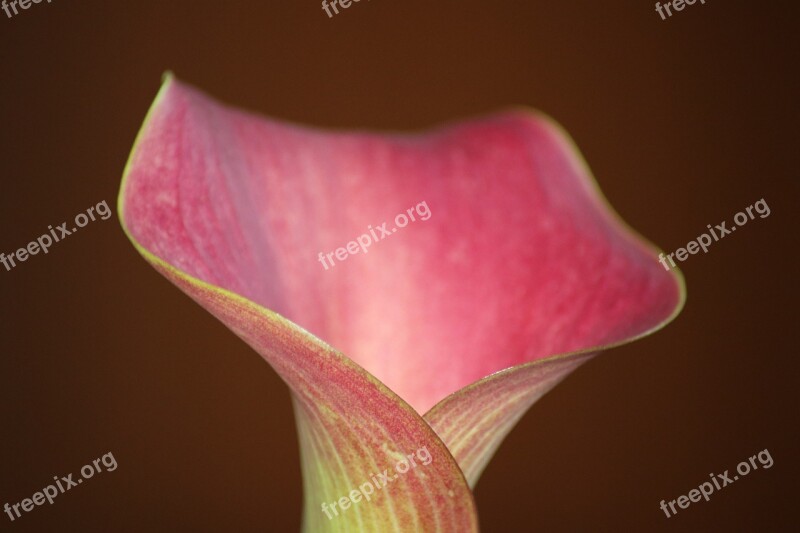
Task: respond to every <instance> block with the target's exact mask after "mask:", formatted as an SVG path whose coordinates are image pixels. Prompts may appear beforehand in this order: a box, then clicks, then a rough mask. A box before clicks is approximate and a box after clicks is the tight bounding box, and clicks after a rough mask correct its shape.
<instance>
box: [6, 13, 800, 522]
mask: <svg viewBox="0 0 800 533" xmlns="http://www.w3.org/2000/svg"><path fill="white" fill-rule="evenodd" d="M279 4H280V5H279ZM289 4H291V5H289ZM794 5H795V4H794V3H792V2H789V1H784V2H755V1H753V0H747V1H730V0H725V1H724V2H722V1H720V0H707V3H706V5H705V6H702V5H700V4H699V3H697V4H695V5H694V6H692V7H687V8H686V9H684V10H683V11H682V12H680V13H677V14H676V15H675V16H674V17H673V18H671V19H670V20H668V21H661V20H660V18H659V17H658V15H657V14H656V13H655V11H654V8H653V2H650V1H645V0H641V1H636V2H634V1H628V2H601V1H596V0H581V1H562V2H536V1H533V2H528V1H525V2H523V1H514V2H512V1H503V0H492V1H491V2H490V1H488V0H483V1H473V0H457V1H456V0H449V1H438V2H430V1H422V0H402V1H401V0H373V1H371V2H367V1H362V2H361V3H360V4H354V5H353V6H352V7H351V8H349V9H348V10H346V11H344V12H343V13H342V14H340V15H338V16H336V17H335V18H333V19H328V18H327V16H325V14H324V13H323V12H322V11H321V9H320V3H319V2H317V1H316V0H303V1H293V2H291V3H289V2H280V3H279V2H276V1H274V0H270V1H269V2H263V1H255V0H249V1H244V0H242V1H232V2H222V1H218V2H210V1H199V2H198V1H193V2H189V1H171V2H169V3H167V2H156V1H140V2H135V3H134V2H127V3H124V2H118V1H115V2H100V1H89V0H87V1H64V0H54V1H53V3H52V4H47V3H41V4H38V5H34V6H33V7H31V8H30V9H29V10H28V11H24V12H22V13H21V14H20V15H19V16H17V17H15V18H14V19H7V18H5V15H4V14H2V12H0V57H1V58H2V69H3V70H2V72H3V74H2V75H3V78H2V79H3V84H2V88H1V89H0V96H1V97H2V98H0V124H2V128H1V129H0V131H1V132H2V133H0V161H1V163H0V164H2V167H1V168H2V187H0V191H2V192H0V228H2V229H1V230H0V250H2V251H4V252H6V253H8V252H13V251H14V250H16V249H17V248H19V247H20V246H23V245H25V244H26V243H27V242H28V241H30V240H31V239H34V238H36V237H37V236H39V235H40V234H41V233H42V232H43V231H44V228H45V227H46V226H47V225H48V224H54V225H55V224H58V223H60V222H61V221H63V220H70V219H71V218H72V217H74V215H75V214H77V213H78V212H80V211H83V210H85V209H86V208H88V207H89V206H92V205H95V204H96V203H97V202H99V201H101V200H104V199H105V200H107V201H108V203H109V204H112V203H115V200H116V194H117V189H118V185H119V179H120V176H121V173H122V169H123V165H124V163H125V160H126V157H127V155H128V152H129V150H130V148H131V145H132V143H133V139H134V136H135V134H136V132H137V131H138V128H139V126H140V124H141V122H142V120H143V118H144V115H145V112H146V110H147V109H148V106H149V105H150V102H151V101H152V99H153V97H154V95H155V93H156V91H157V89H158V87H159V83H160V78H161V74H162V72H163V71H164V70H166V69H172V70H174V72H175V73H176V74H177V75H178V76H179V77H180V78H182V79H184V80H186V81H188V82H190V83H193V84H195V85H197V86H199V87H201V88H203V89H205V90H207V91H208V92H210V93H211V94H213V95H215V96H217V97H219V98H221V99H223V100H225V101H228V102H231V103H235V104H237V105H240V106H243V107H247V108H250V109H253V110H257V111H260V112H263V113H266V114H269V115H273V116H277V117H281V118H287V119H291V120H294V121H300V122H305V123H309V124H316V125H322V126H337V127H370V128H381V129H408V128H420V127H425V126H428V125H431V124H434V123H436V122H439V121H443V120H451V119H456V118H459V117H464V116H469V115H474V114H477V113H483V112H487V111H491V110H495V109H498V108H502V107H506V106H508V105H511V104H525V105H530V106H533V107H536V108H539V109H542V110H544V111H546V112H547V113H549V114H550V115H552V116H553V117H555V118H556V119H557V120H559V121H560V122H561V123H562V124H563V125H564V126H565V127H566V128H567V130H568V131H569V132H570V133H571V134H572V135H573V136H574V138H575V139H576V141H577V143H578V145H579V146H580V147H581V149H582V151H583V153H584V155H585V156H586V159H587V160H588V161H589V164H590V165H591V166H592V168H593V170H594V172H595V174H596V176H597V178H598V181H599V182H600V185H601V186H602V188H603V190H604V191H605V193H606V195H607V196H608V198H609V199H610V201H611V202H612V204H613V205H614V206H615V208H616V209H617V210H618V211H619V213H620V214H621V215H622V216H623V217H624V218H625V219H626V220H627V221H628V222H629V223H630V224H631V225H632V226H634V227H635V228H637V229H638V230H639V231H641V232H642V233H643V234H644V235H646V236H648V238H650V239H651V240H653V241H654V242H655V243H657V244H659V245H660V246H661V247H663V248H665V249H667V250H670V251H672V250H675V249H676V248H678V247H680V246H683V245H685V244H686V243H687V242H688V241H689V240H690V239H693V238H695V237H696V236H697V235H698V234H700V233H701V232H703V231H704V230H705V227H706V224H709V223H711V224H716V223H718V222H720V221H722V220H730V219H731V218H732V217H733V215H734V214H735V213H736V212H737V211H739V210H740V209H743V208H744V207H746V206H749V205H751V204H752V203H754V202H755V201H757V200H758V199H760V198H762V197H763V198H764V199H765V200H766V201H767V203H768V204H769V206H770V208H771V209H772V215H771V216H770V217H769V218H766V219H763V220H761V219H757V221H755V222H751V223H750V224H748V225H747V227H746V229H743V231H741V232H737V233H736V234H734V235H733V236H730V237H728V238H726V239H724V240H723V241H721V242H719V243H717V244H715V245H713V246H712V248H711V249H710V250H709V252H708V254H706V255H703V254H701V255H697V256H691V258H690V259H689V260H688V261H687V262H686V263H684V264H683V266H684V268H683V271H684V273H685V275H686V278H687V284H688V288H689V299H688V302H687V305H686V308H685V310H684V312H683V314H682V315H681V316H680V317H679V318H678V319H677V320H676V321H675V322H674V323H673V324H672V325H670V326H669V327H668V328H666V329H665V330H663V331H661V332H660V333H658V334H656V335H654V336H652V337H649V338H647V339H644V340H642V341H640V342H636V343H634V344H632V345H629V346H626V347H623V348H620V349H616V350H613V351H612V352H609V353H606V354H605V355H603V356H601V357H599V358H597V359H595V360H594V361H592V362H591V363H589V364H587V365H586V366H584V367H583V368H581V369H580V370H579V371H577V372H576V373H575V374H573V375H572V376H571V377H570V378H569V379H568V380H566V381H565V382H564V384H562V385H561V386H560V387H558V388H557V389H556V390H555V391H554V392H552V393H551V394H549V395H548V396H547V397H545V398H544V399H543V400H542V401H541V402H539V403H538V404H537V405H536V406H535V407H534V408H533V409H532V411H531V412H530V413H529V414H528V415H527V416H526V417H525V418H524V419H523V420H522V422H521V423H520V424H519V426H518V427H517V429H516V430H515V431H514V432H513V433H512V435H511V436H510V437H509V438H508V440H507V441H506V443H505V444H504V445H503V447H502V448H501V449H500V451H499V453H498V454H497V456H496V458H495V459H494V461H493V462H492V463H491V464H490V466H489V468H488V470H487V471H486V473H485V474H484V476H483V479H482V480H481V482H480V484H479V486H478V488H477V501H478V506H479V511H480V518H481V523H482V527H483V531H486V532H507V531H526V532H527V531H722V530H725V531H789V530H791V529H792V528H791V525H795V526H796V524H797V522H798V519H797V515H796V512H795V509H794V508H793V507H796V503H795V502H794V500H795V498H796V494H797V487H798V485H797V483H798V479H800V477H799V476H798V474H799V473H800V472H799V469H798V461H797V458H796V455H797V452H798V439H797V407H798V405H797V395H796V394H795V391H796V389H797V383H798V372H797V370H798V364H797V342H796V340H797V325H796V322H797V318H796V317H797V312H796V305H797V304H796V302H797V296H798V291H797V280H796V277H795V276H796V272H797V266H798V263H797V251H796V250H797V242H798V238H797V233H796V226H797V222H796V220H795V219H794V215H795V214H796V208H797V198H798V186H797V154H796V152H797V144H798V135H797V125H798V119H800V116H798V115H799V114H798V106H797V96H798V88H800V87H798V80H797V68H798V64H799V63H800V61H798V59H799V58H798V39H797V36H796V35H797V20H798V19H797V8H796V7H794ZM115 211H116V209H115ZM0 304H1V306H0V309H2V311H0V313H2V314H1V315H0V319H1V320H0V324H1V325H0V328H1V329H0V332H2V338H1V339H0V346H2V347H1V348H0V353H1V354H2V356H1V357H0V432H1V433H0V505H2V504H3V503H6V502H9V503H15V502H19V501H20V500H22V499H23V498H26V497H30V496H31V495H32V494H33V493H34V492H36V491H38V490H40V489H41V488H42V487H43V486H44V485H46V484H48V483H49V480H50V479H52V476H54V475H56V474H60V475H64V474H66V473H68V472H77V470H78V469H79V468H80V467H81V466H82V465H83V464H85V463H86V462H89V461H90V460H91V459H93V458H95V457H99V456H100V455H102V454H104V453H106V452H108V451H111V452H113V454H114V456H115V457H116V459H117V461H118V463H119V467H118V469H117V470H116V471H114V472H111V473H104V474H102V475H98V476H97V477H96V478H95V479H92V480H91V482H87V483H86V484H83V485H82V486H81V487H80V488H78V489H73V490H72V491H70V492H68V493H67V494H64V495H62V496H60V497H59V498H57V499H56V502H55V504H54V505H52V506H49V505H45V506H44V507H37V508H36V509H35V510H34V511H33V512H31V513H29V514H26V515H24V516H23V517H22V518H21V519H18V520H17V521H16V522H13V523H12V522H10V521H9V520H8V519H7V517H6V515H5V514H0V530H2V531H18V532H23V531H36V532H40V531H54V530H56V529H57V530H59V531H86V532H108V531H122V532H128V531H130V532H141V531H279V532H284V531H286V532H292V531H298V528H299V520H300V510H301V486H300V477H299V465H298V455H297V439H296V435H295V429H294V426H293V419H292V413H291V407H290V402H289V396H288V392H287V390H286V388H285V387H284V386H283V384H282V383H281V382H280V381H279V380H278V378H277V377H276V376H275V374H274V373H273V372H272V370H271V369H270V368H269V366H268V365H266V364H264V362H263V361H262V360H261V359H260V358H259V357H258V356H257V355H256V354H255V353H253V352H252V351H251V350H250V349H249V348H248V347H246V346H245V345H244V344H243V343H242V342H240V341H239V340H238V339H237V338H236V337H235V336H234V335H233V334H232V333H230V332H228V331H227V330H226V329H225V328H224V327H223V326H222V325H221V324H220V323H218V322H217V321H216V320H215V319H213V318H212V317H211V316H210V315H208V314H207V313H206V312H205V311H203V310H202V309H201V308H200V307H198V306H197V305H196V304H194V303H193V302H192V301H190V300H189V299H188V298H187V297H185V296H184V295H183V294H181V293H180V292H179V291H178V290H177V289H175V288H174V287H172V286H171V285H170V284H169V283H168V282H167V281H166V280H164V279H162V278H161V277H160V276H159V275H158V274H156V272H155V271H153V270H152V269H151V268H150V267H149V266H148V265H147V264H146V263H145V261H144V260H142V259H141V258H140V257H139V256H138V254H137V253H136V252H135V251H134V249H133V247H132V246H131V245H130V244H129V243H128V241H127V240H126V238H125V237H124V236H123V234H122V231H121V229H120V227H119V224H118V222H117V219H116V213H115V216H114V218H112V219H110V220H108V221H106V222H95V223H93V224H90V225H89V226H87V227H86V228H85V229H83V230H81V231H80V232H78V233H77V234H75V235H73V236H70V237H69V238H68V239H67V240H65V241H64V242H62V243H59V244H58V245H57V246H54V247H53V248H52V249H51V252H50V253H49V254H48V255H47V256H43V255H41V254H40V255H37V256H35V257H33V258H31V259H29V260H28V261H27V262H26V263H23V264H22V265H21V266H20V267H18V268H16V269H14V270H12V271H10V272H6V271H5V269H0ZM764 448H768V449H769V450H770V452H771V454H772V457H773V458H774V460H775V464H774V466H773V467H772V468H771V469H769V470H762V469H759V470H758V471H756V472H753V473H751V474H750V475H749V476H747V477H746V478H743V479H742V480H740V481H738V482H736V483H735V484H734V485H732V486H729V487H727V488H725V489H724V490H723V491H721V492H719V493H716V494H714V495H713V496H712V500H711V501H710V502H708V503H706V502H702V503H697V504H694V505H692V506H691V507H690V508H689V509H687V510H684V511H681V512H680V513H679V514H678V515H677V516H676V517H674V518H670V519H667V518H666V517H665V516H664V515H663V513H662V512H661V510H660V509H659V507H658V503H659V501H660V500H661V499H668V500H669V499H672V498H675V497H677V496H678V495H680V494H686V493H687V492H688V491H689V490H691V489H692V488H694V487H696V486H697V485H698V484H700V483H702V482H703V481H705V480H706V479H707V478H708V474H709V473H710V472H717V473H719V472H722V471H724V470H725V469H733V468H735V466H736V464H737V463H738V462H739V461H741V460H743V459H746V458H747V457H748V456H750V455H753V454H754V453H756V452H758V451H760V450H763V449H764Z"/></svg>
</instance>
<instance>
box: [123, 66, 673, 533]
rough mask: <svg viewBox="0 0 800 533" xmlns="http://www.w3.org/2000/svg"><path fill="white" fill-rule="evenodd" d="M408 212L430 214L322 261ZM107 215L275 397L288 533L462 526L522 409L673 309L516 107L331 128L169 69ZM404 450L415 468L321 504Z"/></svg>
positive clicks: (531, 117)
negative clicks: (284, 401)
mask: <svg viewBox="0 0 800 533" xmlns="http://www.w3.org/2000/svg"><path fill="white" fill-rule="evenodd" d="M422 202H424V203H425V205H426V206H427V207H428V208H429V211H430V217H429V219H427V220H425V221H417V222H415V223H413V224H409V225H408V226H407V227H404V228H402V231H397V232H396V233H395V232H391V235H389V236H387V237H385V240H381V241H380V242H377V243H373V244H372V246H371V247H370V248H369V249H363V248H362V249H361V250H360V252H359V253H355V254H352V253H351V255H350V257H348V258H347V259H346V260H341V259H339V258H338V257H334V259H336V262H335V264H326V265H325V266H323V265H321V264H320V261H319V260H318V256H319V254H320V252H322V253H323V254H322V256H323V257H324V256H325V254H327V253H328V252H330V251H331V250H336V249H337V247H342V246H344V245H345V244H347V243H349V242H353V241H356V240H357V238H358V237H359V236H360V235H362V234H366V233H368V227H370V226H372V227H373V229H375V227H377V226H379V225H380V224H381V223H382V222H384V221H387V220H388V221H392V220H395V219H394V217H395V215H397V214H399V213H407V212H408V211H407V210H408V208H409V207H411V206H418V205H420V203H422ZM119 213H120V218H121V220H122V224H123V227H124V229H125V231H126V233H127V234H128V236H129V238H130V239H131V241H132V242H133V244H134V245H135V246H136V248H137V249H138V251H139V252H140V253H141V254H142V255H143V256H144V257H145V259H147V261H149V262H150V263H151V264H152V265H153V266H154V267H155V268H156V269H157V270H158V271H159V272H161V273H162V274H163V275H164V276H166V277H167V278H168V279H169V280H170V281H172V282H173V283H174V284H176V285H177V286H178V287H180V288H181V290H183V291H184V292H186V293H187V294H188V295H189V296H191V297H192V298H193V299H194V300H195V301H196V302H197V303H199V304H200V305H201V306H203V307H204V308H205V309H207V310H208V311H209V312H211V313H212V314H214V315H215V316H216V317H217V318H219V319H220V320H221V321H222V322H223V323H224V324H225V325H227V326H228V327H229V328H230V329H231V330H232V331H233V332H234V333H236V334H237V335H238V336H239V337H241V338H242V339H243V340H244V341H245V342H247V343H248V344H249V345H250V346H252V347H253V348H254V349H255V350H256V351H257V352H258V353H259V354H260V355H261V356H262V357H263V358H264V359H265V360H266V361H267V362H268V363H269V364H270V365H272V367H273V368H274V369H275V371H276V372H277V373H278V374H279V375H280V376H281V377H282V378H283V380H284V381H285V382H286V383H287V385H288V386H289V388H290V390H291V393H292V395H293V399H294V405H295V411H296V417H297V423H298V427H299V434H300V443H301V448H302V449H301V455H302V462H303V464H302V466H303V476H304V485H305V512H304V529H305V530H307V531H381V532H383V531H403V532H407V531H426V532H431V531H441V532H459V533H461V532H469V531H477V530H478V525H477V524H478V520H477V512H476V508H475V503H474V500H473V496H472V490H471V488H472V487H474V485H475V483H476V482H477V481H478V478H479V476H480V474H481V472H482V470H483V469H484V467H485V466H486V464H487V462H488V461H489V459H490V458H491V456H492V454H493V453H494V451H495V450H496V448H497V447H498V446H499V444H500V442H501V441H502V440H503V438H504V437H505V435H507V433H508V432H509V431H510V430H511V428H512V427H513V425H514V424H515V422H516V421H517V420H519V418H520V417H521V416H522V415H523V414H524V413H525V411H526V410H527V409H528V408H529V407H530V406H531V404H533V403H534V402H535V401H536V400H537V399H538V398H540V397H541V396H542V395H543V394H545V393H546V392H547V391H549V390H550V389H551V388H552V387H553V386H555V385H556V384H557V383H558V382H559V381H561V380H562V379H564V377H565V376H566V375H567V374H569V373H570V372H571V371H572V370H574V369H575V368H577V367H578V366H580V365H581V364H582V363H584V362H586V361H587V360H588V359H590V358H591V357H593V356H594V355H596V354H597V353H598V352H600V351H602V350H604V349H606V348H609V347H612V346H615V345H619V344H622V343H626V342H629V341H631V340H633V339H635V338H638V337H641V336H643V335H646V334H648V333H651V332H653V331H655V330H657V329H659V328H661V327H663V326H664V325H665V324H666V323H668V322H669V321H670V320H671V319H672V318H674V317H675V316H676V315H677V314H678V312H679V311H680V308H681V306H682V304H683V301H684V298H685V292H684V288H683V282H682V279H681V278H680V274H677V273H675V272H674V271H672V272H667V271H665V270H664V269H663V268H662V267H661V265H660V264H659V263H658V261H657V252H656V251H655V249H654V248H653V247H652V246H650V245H649V244H648V243H647V242H646V241H644V240H643V239H642V238H641V237H639V236H637V235H636V234H635V233H634V232H633V231H632V230H630V229H629V228H628V227H627V226H625V225H624V223H623V222H622V221H621V220H620V219H619V218H618V217H617V216H616V215H615V214H614V213H613V211H612V210H611V208H610V206H609V205H608V204H607V203H606V202H605V201H604V199H603V197H602V195H601V193H600V191H599V189H598V188H597V186H596V184H595V182H594V181H593V179H592V178H591V175H590V173H589V170H588V169H587V167H586V165H585V164H584V163H583V161H582V160H581V158H580V156H579V154H578V152H577V150H576V148H575V147H574V146H573V144H572V143H571V141H570V140H569V138H568V137H567V135H566V134H565V133H564V132H563V131H562V130H561V129H560V128H559V127H558V126H556V125H555V124H554V123H553V122H552V121H551V120H549V119H547V118H545V117H543V116H541V115H538V114H535V113H533V112H530V111H526V110H513V111H510V112H506V113H502V114H497V115H494V116H489V117H485V118H480V119H476V120H471V121H467V122H463V123H458V124H453V125H448V126H445V127H441V128H437V129H434V130H432V131H429V132H425V133H420V134H413V135H411V134H408V135H400V134H375V133H363V132H329V131H321V130H315V129H308V128H303V127H299V126H296V125H291V124H286V123H282V122H278V121H274V120H268V119H265V118H262V117H259V116H256V115H253V114H249V113H246V112H243V111H239V110H236V109H232V108H229V107H226V106H223V105H221V104H219V103H217V102H215V101H214V100H212V99H211V98H209V97H207V96H205V95H203V94H202V93H200V92H198V91H197V90H195V89H192V88H190V87H188V86H186V85H184V84H182V83H180V82H178V81H176V80H175V79H174V78H172V77H167V78H166V80H165V82H164V85H163V87H162V89H161V91H160V93H159V95H158V97H157V98H156V101H155V103H154V104H153V106H152V108H151V110H150V112H149V114H148V117H147V119H146V120H145V123H144V125H143V127H142V130H141V132H140V133H139V136H138V138H137V141H136V144H135V146H134V149H133V152H132V154H131V157H130V160H129V163H128V166H127V168H126V171H125V176H124V178H123V183H122V187H121V191H120V197H119ZM331 262H333V261H331ZM423 446H424V447H426V448H427V450H428V451H429V452H430V455H431V457H432V460H431V462H430V464H429V465H428V466H425V467H424V468H423V467H417V468H412V469H410V470H409V471H408V472H407V473H404V475H402V476H399V477H397V479H396V480H394V481H392V482H391V483H390V484H389V485H387V486H386V487H385V488H383V490H380V491H376V493H375V494H374V497H372V498H371V500H370V501H369V502H366V501H361V502H360V503H357V504H353V505H352V506H351V507H350V508H348V509H347V510H343V509H342V510H341V512H340V513H338V514H337V515H336V516H334V517H332V518H331V517H329V516H326V514H324V513H323V512H322V511H321V510H320V507H321V504H323V503H325V502H336V501H337V500H338V499H339V498H340V497H342V496H345V495H347V494H349V493H350V492H351V491H352V490H353V489H357V488H358V486H359V485H361V484H362V483H364V482H367V481H369V480H370V479H373V478H374V477H375V475H376V474H377V473H379V472H382V471H384V469H385V468H387V467H390V466H391V465H392V464H394V463H395V462H396V461H398V460H401V459H402V458H403V457H404V456H406V455H407V454H409V453H411V452H413V451H414V450H417V449H419V448H420V447H423Z"/></svg>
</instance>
